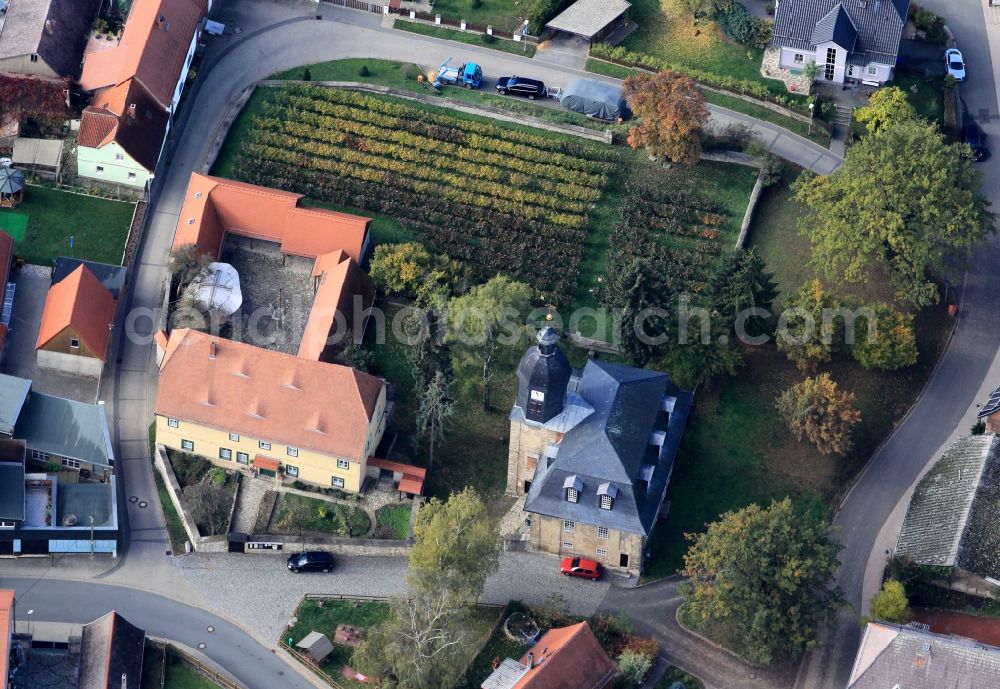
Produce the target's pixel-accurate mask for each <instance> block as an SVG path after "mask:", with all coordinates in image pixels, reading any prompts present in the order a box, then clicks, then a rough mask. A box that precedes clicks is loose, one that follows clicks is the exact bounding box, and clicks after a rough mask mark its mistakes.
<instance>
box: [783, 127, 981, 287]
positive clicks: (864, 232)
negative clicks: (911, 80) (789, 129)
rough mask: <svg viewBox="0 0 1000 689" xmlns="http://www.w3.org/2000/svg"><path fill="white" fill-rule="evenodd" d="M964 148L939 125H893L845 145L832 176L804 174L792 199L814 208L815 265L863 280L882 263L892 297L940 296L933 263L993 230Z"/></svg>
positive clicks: (809, 223)
mask: <svg viewBox="0 0 1000 689" xmlns="http://www.w3.org/2000/svg"><path fill="white" fill-rule="evenodd" d="M972 165H973V163H972V159H971V156H970V154H969V149H968V147H967V146H965V145H964V144H949V143H947V142H946V141H945V139H944V136H943V135H942V134H941V132H940V131H938V130H937V128H936V126H935V125H932V124H928V123H927V122H923V121H921V120H909V121H904V122H894V123H891V124H887V125H885V126H882V127H880V128H879V130H878V132H877V133H875V134H872V135H870V136H866V137H864V138H863V139H862V140H861V141H860V142H858V143H857V144H855V145H854V146H852V147H851V148H850V149H848V151H847V155H846V157H845V160H844V164H843V165H842V166H841V167H840V168H838V169H837V170H836V172H834V173H832V174H831V175H829V176H828V177H816V176H814V175H812V174H810V173H805V174H804V176H803V177H800V179H799V180H798V181H797V182H796V184H795V190H796V198H797V199H798V200H799V201H801V202H803V203H804V204H805V205H806V206H807V207H808V208H809V210H810V211H811V212H810V213H809V214H808V215H807V216H805V217H804V218H803V219H802V221H801V229H802V231H803V232H804V233H805V234H807V235H808V236H809V237H810V238H811V239H812V249H813V262H814V263H815V264H816V266H817V267H818V268H819V269H820V270H822V271H823V272H824V273H826V274H827V275H828V276H829V277H831V278H837V279H843V280H847V281H849V282H865V281H866V280H867V278H868V275H869V273H870V272H871V270H872V268H873V267H874V266H882V267H884V268H885V269H886V270H887V271H888V273H889V277H890V280H891V281H892V285H893V287H894V288H895V290H896V296H897V298H898V299H900V300H901V301H907V302H909V303H912V304H913V305H915V306H926V305H928V304H932V303H934V302H936V301H937V299H938V293H937V288H936V286H935V285H934V283H933V282H931V281H930V280H928V278H927V275H926V272H925V271H926V270H927V268H941V267H942V263H943V261H944V259H945V257H946V256H947V255H948V253H949V252H951V251H959V252H962V253H964V251H965V250H966V249H968V248H970V247H971V246H973V245H975V244H976V243H977V242H979V241H980V240H981V239H983V237H985V236H986V235H987V234H989V233H991V232H993V216H992V215H991V214H990V212H989V210H988V205H989V204H988V202H987V201H986V199H985V198H984V197H983V195H982V193H981V192H980V174H979V173H978V172H977V171H976V170H975V169H974V168H973V166H972Z"/></svg>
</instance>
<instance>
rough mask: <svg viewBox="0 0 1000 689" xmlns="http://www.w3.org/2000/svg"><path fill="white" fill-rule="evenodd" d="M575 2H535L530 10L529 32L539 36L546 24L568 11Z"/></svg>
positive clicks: (568, 0)
mask: <svg viewBox="0 0 1000 689" xmlns="http://www.w3.org/2000/svg"><path fill="white" fill-rule="evenodd" d="M572 2H573V0H535V2H533V3H532V5H531V7H529V8H528V31H529V32H531V34H532V35H534V36H537V35H538V34H540V33H541V32H542V30H543V29H544V28H545V24H546V23H547V22H548V21H549V20H550V19H552V18H553V17H554V16H556V15H557V14H559V13H560V12H562V11H563V10H564V9H566V8H567V7H568V6H569V5H570V4H571V3H572Z"/></svg>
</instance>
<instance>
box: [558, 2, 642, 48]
mask: <svg viewBox="0 0 1000 689" xmlns="http://www.w3.org/2000/svg"><path fill="white" fill-rule="evenodd" d="M631 6H632V3H630V2H626V1H625V0H577V1H576V2H574V3H573V4H572V5H570V6H569V7H567V8H566V9H565V10H563V11H562V12H560V13H559V14H558V15H556V16H555V17H554V18H553V19H552V20H550V21H549V23H548V24H546V25H545V27H546V28H547V29H549V30H550V31H562V32H565V33H568V34H573V35H574V36H580V37H581V38H585V39H587V40H588V41H591V42H593V41H599V40H601V39H602V38H604V37H605V36H607V35H608V34H609V33H611V31H613V30H614V28H615V27H614V24H615V22H616V21H617V20H618V18H619V17H621V16H622V15H623V14H625V12H626V11H628V8H629V7H631Z"/></svg>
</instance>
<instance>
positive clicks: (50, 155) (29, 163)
mask: <svg viewBox="0 0 1000 689" xmlns="http://www.w3.org/2000/svg"><path fill="white" fill-rule="evenodd" d="M62 154H63V142H62V141H61V140H59V139H27V138H23V137H19V138H17V139H15V140H14V155H13V156H12V158H13V161H14V165H17V166H19V167H21V168H23V169H25V170H30V171H31V172H34V173H35V174H36V175H38V176H40V177H46V178H48V179H53V180H54V179H57V178H58V177H59V171H60V169H61V168H62Z"/></svg>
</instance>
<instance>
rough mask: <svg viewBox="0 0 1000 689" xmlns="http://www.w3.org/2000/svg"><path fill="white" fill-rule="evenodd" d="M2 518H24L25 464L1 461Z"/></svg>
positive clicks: (0, 504) (0, 491)
mask: <svg viewBox="0 0 1000 689" xmlns="http://www.w3.org/2000/svg"><path fill="white" fill-rule="evenodd" d="M0 519H16V520H17V521H22V520H23V519H24V465H23V464H20V463H15V462H0Z"/></svg>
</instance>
